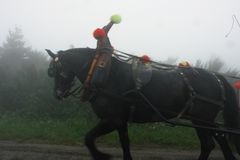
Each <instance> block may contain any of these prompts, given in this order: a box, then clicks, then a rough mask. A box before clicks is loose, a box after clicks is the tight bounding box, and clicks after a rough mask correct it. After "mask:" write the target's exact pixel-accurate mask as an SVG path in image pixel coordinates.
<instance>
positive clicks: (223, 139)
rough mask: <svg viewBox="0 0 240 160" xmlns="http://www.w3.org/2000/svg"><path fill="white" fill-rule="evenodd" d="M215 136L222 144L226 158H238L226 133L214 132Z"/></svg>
mask: <svg viewBox="0 0 240 160" xmlns="http://www.w3.org/2000/svg"><path fill="white" fill-rule="evenodd" d="M214 138H215V139H216V141H217V142H218V144H219V145H220V147H221V149H222V152H223V155H224V157H225V159H226V160H237V159H236V158H235V157H234V155H233V153H232V150H231V148H230V147H229V145H228V142H227V139H226V136H225V134H224V133H217V132H216V133H214Z"/></svg>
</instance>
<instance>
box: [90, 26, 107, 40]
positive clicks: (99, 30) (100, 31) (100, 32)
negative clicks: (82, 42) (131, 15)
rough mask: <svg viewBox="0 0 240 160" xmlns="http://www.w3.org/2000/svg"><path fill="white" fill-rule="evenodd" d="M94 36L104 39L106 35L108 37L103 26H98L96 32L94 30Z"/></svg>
mask: <svg viewBox="0 0 240 160" xmlns="http://www.w3.org/2000/svg"><path fill="white" fill-rule="evenodd" d="M93 37H94V38H96V39H102V38H104V37H106V32H105V30H104V29H102V28H97V29H96V30H95V31H94V32H93Z"/></svg>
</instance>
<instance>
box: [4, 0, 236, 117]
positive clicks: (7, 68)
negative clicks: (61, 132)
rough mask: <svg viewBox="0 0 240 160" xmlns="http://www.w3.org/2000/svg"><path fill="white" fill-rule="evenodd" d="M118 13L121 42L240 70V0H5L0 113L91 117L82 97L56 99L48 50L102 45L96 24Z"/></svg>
mask: <svg viewBox="0 0 240 160" xmlns="http://www.w3.org/2000/svg"><path fill="white" fill-rule="evenodd" d="M116 13H117V14H120V15H121V16H122V23H120V24H118V25H114V26H113V28H112V29H111V31H110V33H109V37H110V40H111V42H112V44H113V46H114V48H116V49H118V50H121V51H125V52H128V53H131V54H134V55H139V56H141V55H143V54H148V55H149V56H150V57H151V58H152V59H153V60H155V61H161V62H164V63H169V64H177V63H178V62H180V61H182V60H187V61H189V62H190V63H191V64H193V65H194V66H197V67H202V68H207V69H209V70H212V71H217V72H222V73H227V74H231V75H239V70H240V64H239V59H240V56H239V54H240V45H239V43H240V41H239V40H240V26H239V18H240V1H239V0H211V1H209V0H201V1H195V0H181V1H179V0H159V1H156V0H148V1H147V0H138V1H137V0H131V1H127V0H122V1H114V0H103V1H97V0H48V1H47V0H42V1H36V0H21V1H19V0H0V20H1V25H0V116H2V115H9V114H10V115H14V116H16V115H17V116H21V117H28V118H37V119H38V118H49V117H51V118H61V119H63V118H64V117H65V118H67V117H69V116H74V115H76V116H79V115H82V114H85V115H87V116H91V114H90V111H89V110H88V108H87V107H81V108H79V100H77V99H68V100H66V101H64V102H58V101H57V100H55V99H54V98H53V96H52V89H53V80H52V79H50V78H49V77H47V67H48V64H49V58H48V55H47V53H46V52H45V51H44V49H46V48H48V49H51V50H52V51H54V52H57V51H58V50H65V49H69V48H71V47H92V48H95V47H96V40H95V39H94V38H93V36H92V32H93V30H94V29H96V28H98V27H102V26H104V25H106V24H107V23H108V22H109V17H110V16H111V15H113V14H116ZM234 17H235V18H234ZM226 35H227V36H226ZM80 105H83V104H81V103H80Z"/></svg>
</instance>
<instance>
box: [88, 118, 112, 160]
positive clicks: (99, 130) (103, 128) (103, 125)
mask: <svg viewBox="0 0 240 160" xmlns="http://www.w3.org/2000/svg"><path fill="white" fill-rule="evenodd" d="M115 129H116V126H114V124H113V123H111V122H110V121H103V120H102V121H100V122H99V123H98V124H97V125H96V126H95V127H94V128H93V129H92V130H90V131H89V132H88V133H87V135H86V136H85V145H86V146H87V148H88V150H89V152H90V153H91V155H92V157H93V159H94V160H109V159H110V158H111V156H110V155H108V154H106V153H102V152H100V151H99V150H98V149H97V148H96V146H95V140H96V138H97V137H99V136H102V135H105V134H107V133H110V132H112V131H113V130H115Z"/></svg>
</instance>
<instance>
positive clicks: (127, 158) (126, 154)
mask: <svg viewBox="0 0 240 160" xmlns="http://www.w3.org/2000/svg"><path fill="white" fill-rule="evenodd" d="M118 134H119V138H120V143H121V145H122V150H123V159H124V160H132V156H131V153H130V147H129V137H128V128H127V123H125V124H124V125H122V126H121V127H119V128H118Z"/></svg>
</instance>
